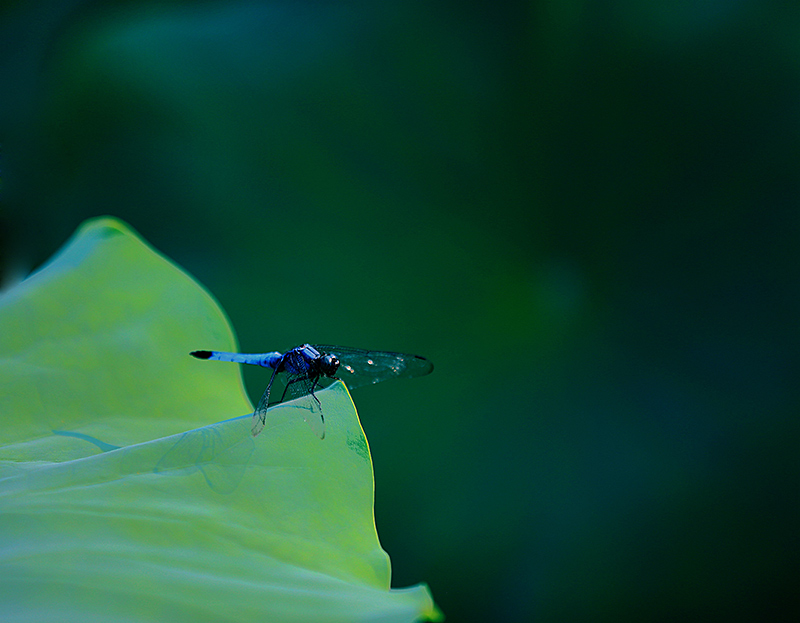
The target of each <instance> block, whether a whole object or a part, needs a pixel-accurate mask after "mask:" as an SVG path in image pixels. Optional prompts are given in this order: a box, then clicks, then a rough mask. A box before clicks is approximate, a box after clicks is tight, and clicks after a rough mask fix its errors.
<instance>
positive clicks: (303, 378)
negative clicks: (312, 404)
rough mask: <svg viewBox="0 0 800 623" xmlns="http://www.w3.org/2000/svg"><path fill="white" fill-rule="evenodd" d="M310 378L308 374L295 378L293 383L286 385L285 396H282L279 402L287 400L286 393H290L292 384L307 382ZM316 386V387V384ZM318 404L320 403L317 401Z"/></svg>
mask: <svg viewBox="0 0 800 623" xmlns="http://www.w3.org/2000/svg"><path fill="white" fill-rule="evenodd" d="M308 378H309V376H308V375H307V374H306V375H305V376H298V377H296V378H293V379H292V380H291V381H289V382H288V383H286V387H284V388H283V395H282V396H281V399H280V400H279V401H278V402H283V399H284V398H286V392H288V391H289V386H290V385H291V384H292V383H297V382H298V381H306V380H308ZM314 384H315V385H316V382H315V383H314ZM315 397H316V396H315ZM317 402H319V401H317Z"/></svg>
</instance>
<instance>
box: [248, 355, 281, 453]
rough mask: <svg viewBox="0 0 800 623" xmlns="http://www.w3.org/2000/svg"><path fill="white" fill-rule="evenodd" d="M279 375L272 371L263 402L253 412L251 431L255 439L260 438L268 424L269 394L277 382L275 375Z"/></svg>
mask: <svg viewBox="0 0 800 623" xmlns="http://www.w3.org/2000/svg"><path fill="white" fill-rule="evenodd" d="M276 374H277V370H273V371H272V376H270V377H269V383H268V384H267V389H265V390H264V393H263V394H262V395H261V400H259V401H258V405H256V410H255V411H253V423H252V426H251V428H250V431H251V432H252V433H253V437H258V434H259V433H260V432H261V431H262V430H264V424H266V422H267V409H268V408H269V392H270V390H271V389H272V382H273V381H274V380H275V375H276Z"/></svg>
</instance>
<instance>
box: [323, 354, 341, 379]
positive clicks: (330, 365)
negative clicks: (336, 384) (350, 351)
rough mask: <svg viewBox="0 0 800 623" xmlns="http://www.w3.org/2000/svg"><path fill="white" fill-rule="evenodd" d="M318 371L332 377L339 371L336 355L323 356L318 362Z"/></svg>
mask: <svg viewBox="0 0 800 623" xmlns="http://www.w3.org/2000/svg"><path fill="white" fill-rule="evenodd" d="M319 369H320V371H321V372H322V374H324V375H325V376H333V375H334V374H336V370H338V369H339V359H338V358H337V357H336V355H323V356H322V358H321V359H320V361H319Z"/></svg>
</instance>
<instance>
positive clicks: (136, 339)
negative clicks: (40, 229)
mask: <svg viewBox="0 0 800 623" xmlns="http://www.w3.org/2000/svg"><path fill="white" fill-rule="evenodd" d="M197 348H214V349H219V350H235V349H236V343H235V338H234V336H233V332H232V331H231V329H230V327H229V325H228V323H227V321H226V319H225V316H224V314H223V313H222V311H221V310H220V308H219V306H218V305H217V304H216V303H215V302H214V300H213V299H212V298H211V297H210V296H209V295H208V293H206V292H205V291H204V290H203V289H202V288H201V287H200V286H198V285H197V283H195V282H194V281H193V280H192V279H191V278H190V277H189V276H188V275H186V274H185V273H183V272H182V271H181V270H180V269H178V268H177V267H176V266H175V265H173V264H172V263H170V262H169V261H168V260H166V259H165V258H164V257H162V256H161V255H159V254H158V253H156V252H155V251H153V250H152V249H151V248H150V247H148V246H147V245H146V244H145V243H143V242H142V241H141V240H140V239H139V238H138V237H137V236H136V235H135V234H133V233H132V232H131V231H130V230H129V229H128V228H127V227H126V226H125V225H123V224H122V223H120V222H119V221H117V220H115V219H110V218H104V219H97V220H93V221H90V222H88V223H86V224H84V226H83V227H81V229H80V230H79V231H78V233H77V234H76V235H75V237H74V238H73V239H72V240H71V241H70V242H69V243H68V244H67V245H66V247H65V248H64V249H63V250H62V251H61V252H60V253H59V254H57V255H56V257H55V258H54V259H53V260H52V261H51V262H50V263H49V264H48V265H46V266H45V267H44V268H42V269H41V270H40V271H38V272H37V273H36V274H34V275H32V276H31V277H29V278H28V279H26V280H25V281H24V282H22V283H21V284H19V285H18V286H16V287H15V288H14V289H12V290H10V291H8V292H6V293H4V294H3V295H2V296H1V297H0V413H2V418H3V422H2V427H0V577H2V578H3V579H2V582H0V618H2V620H4V621H5V620H8V621H13V620H37V621H68V620H75V621H81V622H87V621H158V622H164V621H192V622H194V623H196V622H198V621H276V622H280V621H315V622H316V621H321V622H325V621H377V620H380V621H414V620H418V619H430V620H438V619H439V618H441V614H440V613H439V611H438V610H437V609H436V607H435V605H434V604H433V601H432V599H431V597H430V594H429V592H428V590H427V587H425V586H424V585H420V586H416V587H412V588H410V589H405V590H391V589H390V567H389V559H388V556H387V555H386V553H385V552H384V551H383V549H381V547H380V543H379V542H378V538H377V533H376V530H375V524H374V520H373V510H372V504H373V476H372V463H371V458H370V455H369V449H368V446H367V441H366V438H365V437H364V433H363V431H362V429H361V425H360V423H359V421H358V416H357V414H356V411H355V407H354V405H353V402H352V400H351V399H350V396H349V394H348V392H347V389H346V388H345V387H344V385H342V384H341V383H337V384H335V385H334V386H332V387H331V388H329V389H327V390H323V391H321V392H318V396H319V398H320V400H321V401H322V403H323V406H324V410H325V414H326V427H327V432H326V437H325V440H320V439H318V438H317V437H315V436H314V434H313V433H312V431H311V429H310V428H309V427H308V425H307V424H306V423H305V422H304V421H303V418H302V413H301V410H300V409H298V408H297V407H295V406H294V405H293V404H292V403H287V404H285V405H281V406H279V407H276V408H273V409H272V410H271V411H270V417H269V419H268V422H267V427H266V428H265V429H264V432H263V433H262V434H261V435H260V436H259V437H257V438H255V439H254V438H253V437H252V436H251V435H250V421H249V419H250V416H249V413H250V412H251V410H252V406H251V404H250V402H249V401H248V399H247V397H246V395H245V393H244V390H243V386H242V381H241V376H240V373H239V371H238V369H237V366H235V365H225V364H220V365H213V364H210V363H209V362H204V361H199V360H196V359H193V358H191V357H189V355H188V353H189V351H191V350H194V349H197Z"/></svg>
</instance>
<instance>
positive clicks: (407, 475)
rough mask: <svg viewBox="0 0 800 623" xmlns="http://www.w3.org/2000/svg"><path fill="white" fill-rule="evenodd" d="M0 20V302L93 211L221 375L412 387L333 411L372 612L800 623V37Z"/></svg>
mask: <svg viewBox="0 0 800 623" xmlns="http://www.w3.org/2000/svg"><path fill="white" fill-rule="evenodd" d="M0 6H1V7H2V8H0V85H1V86H0V144H1V147H0V149H2V154H1V155H0V170H1V171H2V173H1V174H2V186H1V187H0V192H1V193H2V198H1V199H0V200H1V201H2V203H1V204H0V269H2V276H3V279H4V282H5V284H6V285H8V284H11V283H13V282H14V281H15V280H18V279H19V278H21V277H22V276H24V275H25V274H26V273H27V272H28V271H30V270H31V269H33V268H35V267H36V266H37V265H39V264H40V263H41V262H43V261H44V260H46V259H47V258H48V257H49V256H50V255H51V254H52V253H53V252H54V251H55V250H56V249H57V248H58V247H59V246H60V245H61V244H62V243H63V242H64V241H65V240H66V239H67V238H68V237H69V236H70V235H71V234H72V233H73V231H74V230H75V228H76V227H77V226H78V225H79V224H80V223H81V221H83V220H84V219H86V218H88V217H91V216H97V215H102V214H111V215H115V216H118V217H120V218H122V219H123V220H125V221H127V222H128V223H130V224H131V225H132V226H133V227H134V228H135V229H136V230H138V231H139V232H140V233H141V234H142V236H143V237H144V238H145V239H146V240H147V241H149V242H150V243H151V244H153V245H154V246H155V247H156V248H157V249H159V250H160V251H161V252H163V253H164V254H166V255H167V256H168V257H170V258H172V259H173V260H174V261H175V262H177V263H178V264H179V265H180V266H182V267H184V268H185V269H186V270H188V271H189V272H190V273H191V274H192V275H194V276H195V277H196V278H197V279H198V280H199V281H200V282H201V283H203V284H204V285H205V286H206V287H207V288H208V289H209V290H210V291H211V292H212V293H213V294H214V296H215V297H216V298H217V299H218V300H219V301H220V303H221V304H222V306H223V308H224V309H225V310H226V312H227V313H228V315H229V317H230V319H231V321H232V323H233V326H234V328H235V330H236V332H237V334H238V337H239V340H240V345H241V350H242V351H250V352H253V351H255V352H262V351H265V350H285V349H288V348H290V347H292V346H295V345H297V344H300V343H303V342H306V341H308V342H327V343H339V344H344V345H350V346H357V347H363V348H376V349H387V350H401V351H407V352H414V353H419V354H422V355H425V356H427V357H428V358H430V359H431V360H432V361H433V362H434V363H435V366H436V369H435V371H434V373H433V374H432V375H431V376H429V377H425V378H421V379H415V380H414V381H403V382H400V381H398V382H396V383H387V384H382V385H379V386H373V387H367V388H364V389H360V390H358V391H357V392H356V393H355V395H354V398H355V401H356V404H357V406H358V408H359V412H360V416H361V419H362V422H363V425H364V428H365V430H366V433H367V436H368V438H369V441H370V445H371V449H372V453H373V460H374V463H375V476H376V488H377V490H376V521H377V526H378V532H379V535H380V538H381V542H382V544H383V546H384V548H385V549H386V550H387V551H388V552H389V554H390V556H391V558H392V563H393V572H394V573H393V585H394V586H396V587H402V586H407V585H409V584H413V583H417V582H421V581H425V582H428V583H429V585H430V587H431V590H432V592H433V595H434V598H435V599H436V601H437V603H438V604H439V605H440V606H441V608H442V610H443V611H444V612H445V614H446V615H447V616H448V618H449V620H450V621H526V620H536V621H634V620H637V621H641V620H650V621H672V620H677V619H684V620H685V619H689V618H691V619H693V620H722V619H727V620H750V621H753V620H759V621H766V620H769V621H778V620H789V619H793V617H794V616H796V615H797V614H798V611H800V589H799V588H798V587H800V582H799V580H800V556H799V555H798V554H799V552H798V528H799V527H800V521H798V520H799V519H800V477H799V475H800V460H798V442H800V426H798V415H800V409H799V407H800V391H799V390H798V371H799V370H800V362H799V361H798V352H800V350H799V349H798V347H799V346H800V331H799V330H798V329H799V327H798V319H799V318H800V292H799V291H798V290H799V289H800V270H798V267H799V266H800V264H799V263H798V260H800V257H799V256H800V254H799V253H798V244H799V243H800V236H799V234H800V212H799V211H798V206H799V205H800V194H799V191H800V188H799V186H800V184H799V183H798V180H800V175H798V165H800V37H799V36H798V32H800V31H799V30H798V29H799V28H800V6H798V5H797V4H796V3H792V2H778V1H775V2H764V1H762V0H728V1H726V2H722V1H719V0H717V1H714V0H707V1H694V2H689V1H677V2H670V3H656V2H648V1H645V0H616V1H615V0H608V1H605V2H590V1H587V0H541V1H533V2H527V3H526V2H505V3H490V2H447V1H439V2H432V3H431V2H421V1H418V0H411V1H408V0H407V1H405V2H400V1H393V0H387V1H384V2H379V3H376V2H348V1H341V2H332V1H331V2H325V1H317V2H312V1H307V2H304V1H294V2H265V1H264V2H257V1H237V0H226V1H222V0H217V1H204V2H200V1H195V2H188V1H184V2H180V1H171V2H163V1H162V2H148V1H145V0H136V1H134V0H128V1H121V0H118V1H109V0H105V1H102V2H100V1H87V0H83V1H81V0H28V1H23V0H18V1H16V2H14V1H9V0H5V2H4V3H3V4H2V5H0ZM213 346H214V345H209V344H198V345H197V347H198V348H212V347H213ZM245 380H246V383H247V386H248V389H249V392H250V395H251V397H252V398H253V399H254V400H257V399H258V397H259V396H260V394H261V391H262V390H263V387H264V385H265V383H266V380H267V376H266V375H265V372H264V371H261V370H254V371H251V370H245ZM143 390H144V391H146V388H143Z"/></svg>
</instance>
